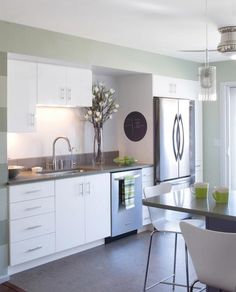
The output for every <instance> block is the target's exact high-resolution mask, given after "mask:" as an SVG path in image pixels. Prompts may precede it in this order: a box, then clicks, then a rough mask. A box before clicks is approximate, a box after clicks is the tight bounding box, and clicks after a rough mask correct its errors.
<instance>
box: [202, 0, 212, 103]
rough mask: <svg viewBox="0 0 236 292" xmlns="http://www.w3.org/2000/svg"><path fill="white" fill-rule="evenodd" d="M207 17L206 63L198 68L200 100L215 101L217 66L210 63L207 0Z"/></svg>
mask: <svg viewBox="0 0 236 292" xmlns="http://www.w3.org/2000/svg"><path fill="white" fill-rule="evenodd" d="M205 17H206V50H205V64H204V66H201V67H199V68H198V74H199V88H200V92H199V100H202V101H215V100H216V67H215V66H210V64H209V51H208V21H207V0H206V6H205Z"/></svg>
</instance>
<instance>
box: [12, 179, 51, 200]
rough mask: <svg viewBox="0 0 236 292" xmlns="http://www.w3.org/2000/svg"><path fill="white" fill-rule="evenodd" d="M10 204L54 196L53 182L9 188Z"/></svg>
mask: <svg viewBox="0 0 236 292" xmlns="http://www.w3.org/2000/svg"><path fill="white" fill-rule="evenodd" d="M9 194H10V203H13V202H20V201H27V200H33V199H38V198H43V197H49V196H54V181H48V182H37V183H31V184H22V185H17V186H10V187H9Z"/></svg>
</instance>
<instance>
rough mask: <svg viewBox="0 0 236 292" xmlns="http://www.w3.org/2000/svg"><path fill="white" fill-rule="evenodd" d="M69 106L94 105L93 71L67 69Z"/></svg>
mask: <svg viewBox="0 0 236 292" xmlns="http://www.w3.org/2000/svg"><path fill="white" fill-rule="evenodd" d="M66 69H67V70H66V83H67V88H66V90H67V93H66V96H67V104H69V105H71V106H91V105H92V71H91V70H88V69H79V68H72V67H67V68H66Z"/></svg>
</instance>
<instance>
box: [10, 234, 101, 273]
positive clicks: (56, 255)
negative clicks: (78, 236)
mask: <svg viewBox="0 0 236 292" xmlns="http://www.w3.org/2000/svg"><path fill="white" fill-rule="evenodd" d="M104 242H105V241H104V239H100V240H97V241H94V242H92V243H88V244H84V245H81V246H78V247H75V248H71V249H69V250H65V251H62V252H57V253H54V254H51V255H48V256H45V257H42V258H39V259H37V260H33V261H30V262H26V263H22V264H19V265H16V266H9V267H8V274H9V275H14V274H16V273H19V272H22V271H25V270H29V269H32V268H34V267H38V266H41V265H43V264H46V263H49V262H52V261H55V260H59V259H61V258H64V257H67V256H70V255H73V254H76V253H78V252H81V251H84V250H87V249H90V248H93V247H96V246H99V245H102V244H104Z"/></svg>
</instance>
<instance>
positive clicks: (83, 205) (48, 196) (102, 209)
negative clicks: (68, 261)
mask: <svg viewBox="0 0 236 292" xmlns="http://www.w3.org/2000/svg"><path fill="white" fill-rule="evenodd" d="M54 193H55V194H54ZM9 202H10V205H9V213H10V216H9V219H10V220H9V222H10V224H9V225H10V226H9V229H10V265H11V266H15V265H19V264H22V263H25V262H27V261H31V260H36V259H39V258H41V257H44V256H48V255H50V254H54V253H56V252H61V251H65V250H68V249H70V248H75V247H78V246H81V245H83V244H86V243H91V242H94V241H97V240H100V239H103V238H105V237H108V236H110V235H111V217H110V216H111V213H110V173H104V174H97V175H86V176H80V177H74V178H66V179H60V180H55V181H54V180H52V181H45V182H36V183H28V184H21V185H15V186H10V187H9Z"/></svg>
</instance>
